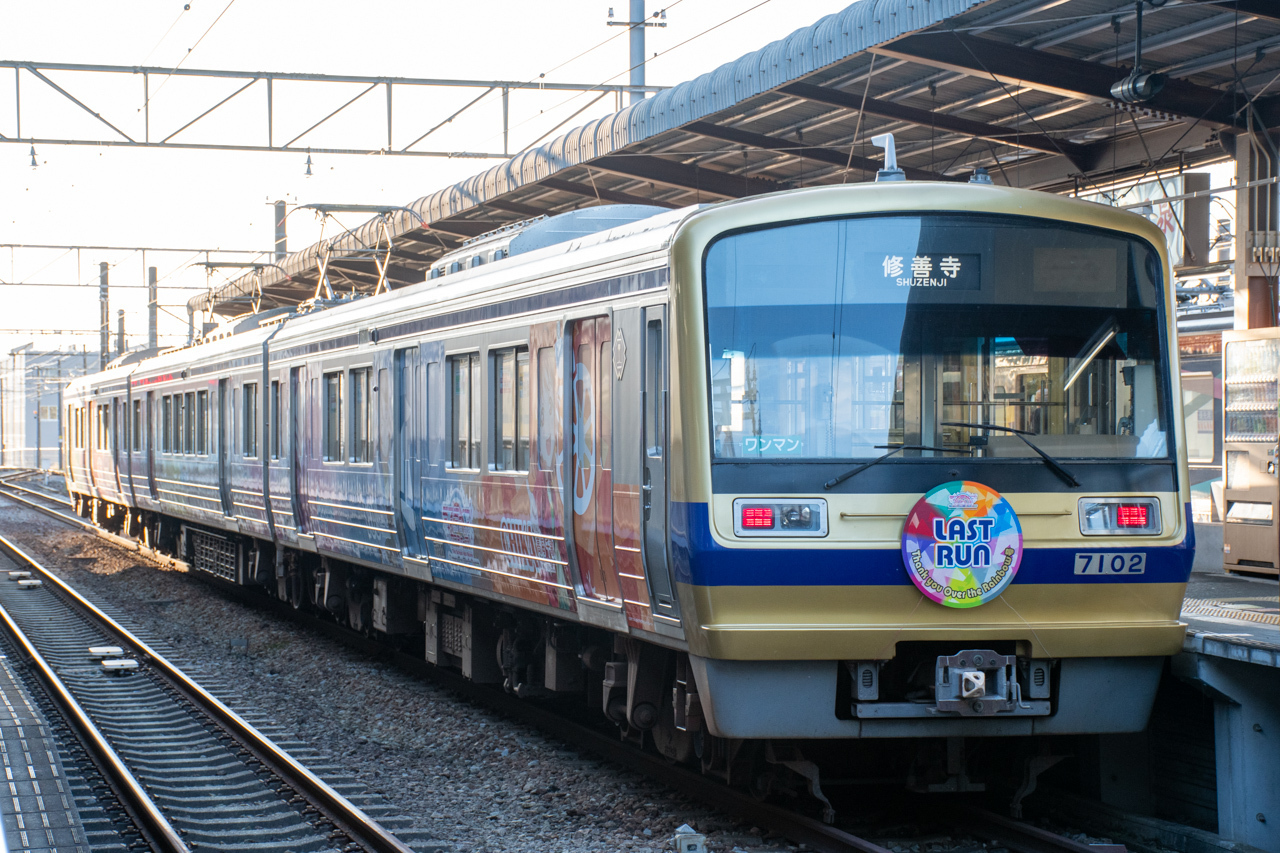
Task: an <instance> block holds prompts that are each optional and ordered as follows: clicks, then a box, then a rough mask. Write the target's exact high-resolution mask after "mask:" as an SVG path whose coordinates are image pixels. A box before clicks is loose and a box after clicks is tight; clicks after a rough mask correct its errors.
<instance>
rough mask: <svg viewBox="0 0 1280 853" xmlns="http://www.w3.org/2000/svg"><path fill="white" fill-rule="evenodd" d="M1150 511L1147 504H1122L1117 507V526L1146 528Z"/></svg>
mask: <svg viewBox="0 0 1280 853" xmlns="http://www.w3.org/2000/svg"><path fill="white" fill-rule="evenodd" d="M1150 509H1151V507H1149V506H1147V505H1146V504H1120V505H1119V506H1117V507H1116V526H1118V527H1146V526H1147V513H1148V512H1149V511H1150Z"/></svg>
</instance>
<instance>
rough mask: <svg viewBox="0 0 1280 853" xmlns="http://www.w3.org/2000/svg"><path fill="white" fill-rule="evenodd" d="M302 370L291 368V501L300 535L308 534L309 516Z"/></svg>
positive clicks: (294, 520)
mask: <svg viewBox="0 0 1280 853" xmlns="http://www.w3.org/2000/svg"><path fill="white" fill-rule="evenodd" d="M302 383H303V378H302V368H301V367H291V368H289V486H290V488H289V500H290V503H291V504H292V505H293V524H294V526H295V527H296V528H297V531H298V533H307V532H309V531H308V527H309V525H308V524H307V514H306V512H304V504H303V500H302V460H303V458H304V457H303V454H304V453H305V452H306V451H307V448H305V447H304V446H303V443H302V437H303V431H304V430H305V429H306V422H305V421H304V418H306V417H308V415H307V414H306V413H305V412H303V410H302Z"/></svg>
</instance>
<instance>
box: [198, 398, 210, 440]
mask: <svg viewBox="0 0 1280 853" xmlns="http://www.w3.org/2000/svg"><path fill="white" fill-rule="evenodd" d="M208 452H209V392H208V391H197V392H196V453H199V454H200V455H202V456H203V455H204V454H206V453H208Z"/></svg>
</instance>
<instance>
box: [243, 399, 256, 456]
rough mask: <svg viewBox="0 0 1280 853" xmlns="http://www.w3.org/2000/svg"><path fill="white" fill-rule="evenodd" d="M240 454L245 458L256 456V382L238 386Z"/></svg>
mask: <svg viewBox="0 0 1280 853" xmlns="http://www.w3.org/2000/svg"><path fill="white" fill-rule="evenodd" d="M240 430H241V435H240V455H241V456H243V457H244V458H245V459H257V458H258V383H257V382H245V383H243V384H242V385H241V386H240Z"/></svg>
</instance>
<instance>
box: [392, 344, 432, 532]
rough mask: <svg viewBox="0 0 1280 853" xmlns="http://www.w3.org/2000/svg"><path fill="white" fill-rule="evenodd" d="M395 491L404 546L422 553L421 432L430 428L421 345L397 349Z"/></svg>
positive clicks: (397, 515) (398, 520)
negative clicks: (425, 405)
mask: <svg viewBox="0 0 1280 853" xmlns="http://www.w3.org/2000/svg"><path fill="white" fill-rule="evenodd" d="M395 370H396V391H395V394H396V397H395V417H394V423H395V439H394V446H395V464H394V466H393V467H394V474H395V488H394V491H395V494H396V530H397V531H398V532H399V535H400V547H401V549H402V550H403V551H404V553H405V554H407V555H408V556H410V557H421V556H422V532H421V523H420V519H419V516H420V515H421V512H419V510H418V507H419V500H418V491H419V486H420V484H421V482H422V460H421V456H420V449H419V448H420V446H421V442H420V440H419V438H420V436H422V434H423V433H424V432H425V429H426V423H427V421H426V418H425V417H424V414H425V413H424V411H423V408H422V406H423V393H422V392H423V381H422V356H421V352H420V351H419V349H418V347H406V348H404V349H398V350H396V353H395Z"/></svg>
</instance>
